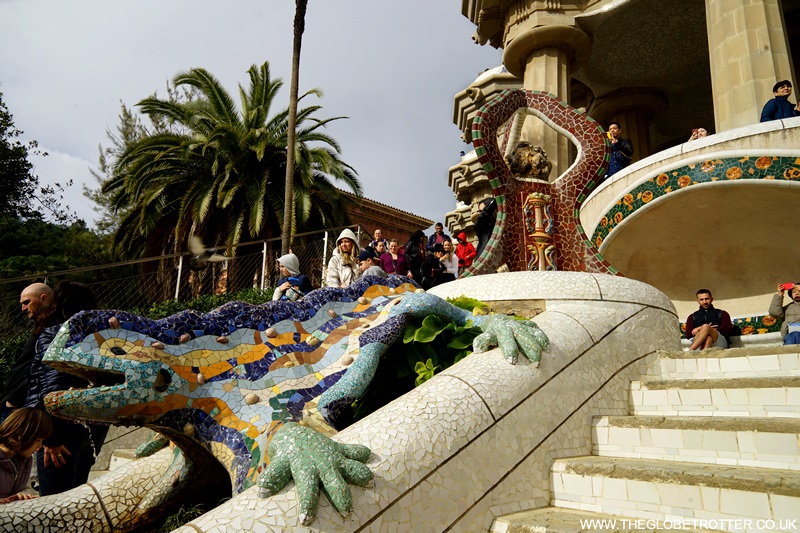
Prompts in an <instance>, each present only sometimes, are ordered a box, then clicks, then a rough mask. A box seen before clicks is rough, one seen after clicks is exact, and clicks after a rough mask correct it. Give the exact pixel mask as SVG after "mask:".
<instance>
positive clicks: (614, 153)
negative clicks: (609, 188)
mask: <svg viewBox="0 0 800 533" xmlns="http://www.w3.org/2000/svg"><path fill="white" fill-rule="evenodd" d="M621 133H622V127H621V126H620V125H619V123H618V122H612V123H611V124H609V125H608V142H609V143H611V154H610V155H609V159H608V171H607V172H606V175H605V177H604V178H603V179H602V180H600V183H602V182H603V181H605V180H607V179H608V178H610V177H611V176H613V175H614V174H616V173H617V172H619V171H620V170H622V169H623V168H625V167H627V166H628V164H629V163H630V162H631V157H633V143H632V142H631V140H630V139H626V138H625V137H621V136H620V134H621Z"/></svg>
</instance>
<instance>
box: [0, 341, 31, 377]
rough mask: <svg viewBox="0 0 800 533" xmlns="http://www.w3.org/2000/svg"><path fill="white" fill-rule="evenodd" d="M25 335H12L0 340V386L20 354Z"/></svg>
mask: <svg viewBox="0 0 800 533" xmlns="http://www.w3.org/2000/svg"><path fill="white" fill-rule="evenodd" d="M26 338H27V334H23V335H14V336H12V337H6V338H5V339H0V384H3V383H5V382H6V380H7V379H8V373H9V372H11V369H12V368H13V367H14V363H15V362H16V361H17V357H18V356H19V354H20V352H22V346H23V345H24V344H25V339H26Z"/></svg>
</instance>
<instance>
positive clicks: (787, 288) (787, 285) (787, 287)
mask: <svg viewBox="0 0 800 533" xmlns="http://www.w3.org/2000/svg"><path fill="white" fill-rule="evenodd" d="M793 287H794V283H784V284H782V285H781V289H783V290H785V291H790V290H792V288H793Z"/></svg>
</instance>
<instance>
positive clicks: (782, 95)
mask: <svg viewBox="0 0 800 533" xmlns="http://www.w3.org/2000/svg"><path fill="white" fill-rule="evenodd" d="M772 94H773V95H774V96H775V98H773V99H772V100H770V101H769V102H767V103H766V104H765V105H764V109H762V110H761V122H769V121H770V120H780V119H782V118H792V117H798V116H800V104H798V106H795V105H794V104H793V103H791V102H790V101H789V95H790V94H792V82H790V81H789V80H783V81H779V82H778V83H776V84H775V85H774V86H773V87H772Z"/></svg>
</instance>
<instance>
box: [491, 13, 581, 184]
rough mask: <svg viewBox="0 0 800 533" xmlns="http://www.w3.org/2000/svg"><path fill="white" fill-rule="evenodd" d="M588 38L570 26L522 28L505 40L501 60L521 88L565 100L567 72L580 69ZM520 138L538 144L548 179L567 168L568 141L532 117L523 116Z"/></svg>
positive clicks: (567, 99) (552, 178) (567, 85)
mask: <svg viewBox="0 0 800 533" xmlns="http://www.w3.org/2000/svg"><path fill="white" fill-rule="evenodd" d="M591 47H592V43H591V39H590V38H589V36H588V35H586V34H585V33H584V32H583V31H581V30H579V29H578V28H575V27H574V26H565V25H552V26H539V27H535V28H532V29H529V30H526V31H524V32H522V33H520V34H519V35H517V36H516V37H514V38H513V39H512V40H511V42H510V43H508V44H507V45H506V47H505V50H504V52H503V63H504V64H505V66H506V68H507V69H508V71H509V72H511V73H512V74H514V75H515V76H517V77H520V78H522V80H523V83H522V85H523V88H525V89H527V90H529V91H545V92H549V93H552V94H554V95H555V96H557V97H558V98H560V99H561V100H563V101H565V102H567V103H569V75H570V72H572V71H573V70H576V69H577V68H580V66H581V65H582V64H583V63H584V62H585V61H586V60H587V59H588V57H589V53H590V52H591ZM521 140H524V141H528V142H529V143H531V144H533V145H534V146H541V147H542V148H544V150H545V152H547V157H548V158H549V159H550V162H552V163H553V172H552V173H551V174H550V180H551V181H552V180H555V179H556V178H558V176H559V175H561V173H563V172H564V171H565V170H566V169H567V168H568V167H569V141H568V140H567V138H566V137H564V136H563V135H561V134H559V133H557V132H556V131H555V130H553V129H552V128H550V127H549V126H547V125H546V124H545V123H544V122H542V121H541V120H539V119H538V118H536V117H532V116H530V117H527V119H526V120H525V125H524V126H523V129H522V136H521Z"/></svg>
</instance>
